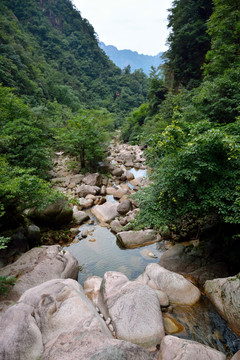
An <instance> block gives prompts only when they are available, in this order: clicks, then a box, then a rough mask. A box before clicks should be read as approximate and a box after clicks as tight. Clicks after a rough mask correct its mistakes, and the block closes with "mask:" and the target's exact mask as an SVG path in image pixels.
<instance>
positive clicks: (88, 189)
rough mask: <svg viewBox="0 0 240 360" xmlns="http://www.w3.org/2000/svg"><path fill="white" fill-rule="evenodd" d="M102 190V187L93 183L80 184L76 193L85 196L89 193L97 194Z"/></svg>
mask: <svg viewBox="0 0 240 360" xmlns="http://www.w3.org/2000/svg"><path fill="white" fill-rule="evenodd" d="M99 192H100V187H98V186H91V185H84V184H83V185H80V186H78V187H77V189H76V194H77V195H78V196H79V197H85V196H87V195H88V194H92V195H97V194H98V193H99Z"/></svg>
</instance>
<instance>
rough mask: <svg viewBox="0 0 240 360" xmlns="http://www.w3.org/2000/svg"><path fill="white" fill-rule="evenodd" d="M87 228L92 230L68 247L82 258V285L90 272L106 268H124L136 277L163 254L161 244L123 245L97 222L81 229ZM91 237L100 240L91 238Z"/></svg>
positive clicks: (91, 273)
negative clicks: (127, 247)
mask: <svg viewBox="0 0 240 360" xmlns="http://www.w3.org/2000/svg"><path fill="white" fill-rule="evenodd" d="M86 228H87V229H88V230H89V231H90V234H89V235H88V237H87V238H85V239H82V240H79V241H78V242H77V243H71V244H70V245H69V246H67V247H65V248H64V249H65V250H68V251H69V252H70V253H71V254H72V255H73V256H74V257H75V258H76V259H77V260H78V263H79V267H80V270H79V275H78V281H79V283H80V284H81V285H83V283H84V281H85V280H86V279H87V278H88V277H89V276H93V275H98V276H101V277H103V275H104V274H105V272H106V271H120V272H121V273H123V274H125V275H126V276H127V277H128V278H129V279H130V280H133V279H135V278H136V277H137V276H139V275H140V274H141V273H142V272H143V270H144V269H145V267H146V266H147V264H149V263H151V262H158V261H159V259H160V257H161V255H162V251H160V250H158V249H157V244H152V245H149V246H145V247H141V248H135V249H121V248H120V247H119V246H118V244H117V240H116V236H115V235H114V234H113V233H112V232H111V231H110V230H109V229H108V228H106V227H101V226H100V225H98V224H97V225H83V226H81V228H80V229H81V230H83V229H86ZM91 239H95V240H96V241H94V242H92V241H89V240H91ZM75 241H77V239H76V240H75ZM148 253H153V254H154V255H156V256H157V258H152V257H150V256H149V255H148Z"/></svg>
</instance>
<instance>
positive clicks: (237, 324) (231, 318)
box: [204, 273, 240, 336]
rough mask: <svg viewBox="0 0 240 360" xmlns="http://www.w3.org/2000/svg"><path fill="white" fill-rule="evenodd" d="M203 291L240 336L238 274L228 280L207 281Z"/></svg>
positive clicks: (239, 279) (239, 277)
mask: <svg viewBox="0 0 240 360" xmlns="http://www.w3.org/2000/svg"><path fill="white" fill-rule="evenodd" d="M204 290H205V292H206V294H207V296H208V297H209V298H210V300H211V302H212V303H213V304H214V305H215V307H216V309H217V311H218V312H219V313H220V315H221V316H222V317H223V318H224V319H225V320H226V321H227V323H228V325H229V326H230V327H231V329H232V330H233V331H234V332H235V333H236V334H237V335H238V336H240V273H239V274H238V275H236V276H231V277H228V278H219V279H214V280H207V281H206V282H205V285H204Z"/></svg>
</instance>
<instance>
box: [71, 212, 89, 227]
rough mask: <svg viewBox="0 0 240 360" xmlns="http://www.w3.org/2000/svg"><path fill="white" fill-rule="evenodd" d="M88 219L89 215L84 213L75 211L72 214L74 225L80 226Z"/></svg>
mask: <svg viewBox="0 0 240 360" xmlns="http://www.w3.org/2000/svg"><path fill="white" fill-rule="evenodd" d="M88 219H89V215H88V214H87V213H85V212H84V211H79V210H75V211H74V212H73V221H74V223H75V224H77V225H80V224H82V223H83V222H84V221H86V220H88Z"/></svg>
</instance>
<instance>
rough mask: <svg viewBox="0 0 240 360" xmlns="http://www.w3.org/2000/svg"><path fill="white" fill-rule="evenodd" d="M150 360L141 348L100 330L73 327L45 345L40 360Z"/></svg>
mask: <svg viewBox="0 0 240 360" xmlns="http://www.w3.org/2000/svg"><path fill="white" fill-rule="evenodd" d="M76 359H81V360H152V355H151V354H150V353H149V352H148V351H147V350H144V349H143V348H141V347H139V346H137V345H134V344H131V343H130V342H126V341H121V340H117V339H113V338H109V337H106V336H104V335H103V334H102V333H101V332H100V331H98V330H97V329H94V324H93V326H91V325H90V326H89V329H87V328H86V327H85V328H80V327H75V329H73V330H71V331H69V332H68V333H62V334H61V335H59V337H58V338H57V339H56V341H55V342H54V343H53V344H49V345H47V346H46V350H45V352H44V354H43V357H42V358H41V360H76Z"/></svg>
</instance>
